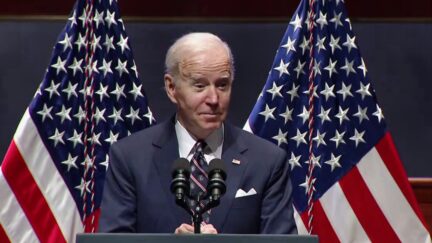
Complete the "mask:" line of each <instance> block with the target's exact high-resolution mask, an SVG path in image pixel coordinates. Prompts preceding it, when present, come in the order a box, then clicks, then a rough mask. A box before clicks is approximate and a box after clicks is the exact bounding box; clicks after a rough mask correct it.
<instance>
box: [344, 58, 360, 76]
mask: <svg viewBox="0 0 432 243" xmlns="http://www.w3.org/2000/svg"><path fill="white" fill-rule="evenodd" d="M353 66H354V60H352V61H351V62H348V59H347V58H345V66H343V67H341V69H343V70H345V73H346V76H347V77H348V76H349V74H350V73H357V72H356V70H355V69H354V67H353Z"/></svg>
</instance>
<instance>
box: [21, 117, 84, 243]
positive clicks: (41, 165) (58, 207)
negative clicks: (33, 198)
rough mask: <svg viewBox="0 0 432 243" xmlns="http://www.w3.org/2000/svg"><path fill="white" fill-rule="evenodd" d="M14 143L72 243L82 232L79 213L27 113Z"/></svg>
mask: <svg viewBox="0 0 432 243" xmlns="http://www.w3.org/2000/svg"><path fill="white" fill-rule="evenodd" d="M14 141H15V143H16V146H17V148H18V149H19V151H20V153H21V155H22V157H23V159H24V161H25V162H26V164H27V166H28V168H29V171H30V172H31V173H32V175H33V178H34V180H35V181H36V183H37V184H38V187H39V189H40V190H41V192H42V194H43V195H44V197H45V200H46V201H47V203H48V205H49V207H50V209H51V211H52V213H53V215H54V217H55V218H56V221H57V224H58V225H59V227H60V229H61V231H62V233H63V236H64V237H65V239H66V240H67V241H68V242H70V241H75V235H76V233H78V232H83V225H82V222H81V218H80V214H79V211H78V210H77V208H76V204H75V201H74V199H73V198H72V195H71V194H70V192H69V189H68V187H67V186H66V184H65V182H64V181H63V178H62V177H61V175H60V174H59V172H58V171H57V168H56V167H55V165H54V162H53V161H52V159H51V156H50V155H49V153H48V151H47V149H46V148H45V146H44V144H43V142H42V139H41V138H40V136H39V133H38V131H37V128H36V126H35V124H34V123H33V120H32V119H31V117H30V113H29V111H28V109H27V110H26V112H25V113H24V116H23V118H22V119H21V122H20V124H19V125H18V128H17V131H16V133H15V136H14Z"/></svg>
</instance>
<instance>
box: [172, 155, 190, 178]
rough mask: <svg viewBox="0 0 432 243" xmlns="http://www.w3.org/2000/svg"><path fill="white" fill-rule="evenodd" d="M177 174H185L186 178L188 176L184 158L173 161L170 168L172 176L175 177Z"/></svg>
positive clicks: (188, 168) (188, 166)
mask: <svg viewBox="0 0 432 243" xmlns="http://www.w3.org/2000/svg"><path fill="white" fill-rule="evenodd" d="M178 173H185V174H187V177H189V175H190V165H189V161H188V160H187V159H185V158H178V159H176V160H174V162H173V166H172V176H173V177H175V176H176V174H178Z"/></svg>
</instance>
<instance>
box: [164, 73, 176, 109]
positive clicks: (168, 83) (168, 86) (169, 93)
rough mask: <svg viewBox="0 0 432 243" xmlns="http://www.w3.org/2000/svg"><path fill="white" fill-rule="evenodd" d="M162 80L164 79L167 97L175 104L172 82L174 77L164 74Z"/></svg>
mask: <svg viewBox="0 0 432 243" xmlns="http://www.w3.org/2000/svg"><path fill="white" fill-rule="evenodd" d="M164 81H165V92H166V93H167V96H168V98H169V99H170V100H171V102H173V103H174V104H177V99H176V95H175V93H176V87H175V83H174V78H173V76H171V75H170V74H165V75H164Z"/></svg>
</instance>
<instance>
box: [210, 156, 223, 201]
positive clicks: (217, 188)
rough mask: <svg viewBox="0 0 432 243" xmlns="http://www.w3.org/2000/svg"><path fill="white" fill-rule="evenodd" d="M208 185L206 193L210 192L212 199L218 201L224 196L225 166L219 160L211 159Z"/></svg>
mask: <svg viewBox="0 0 432 243" xmlns="http://www.w3.org/2000/svg"><path fill="white" fill-rule="evenodd" d="M208 169H209V170H208V171H209V172H208V178H209V180H208V183H207V191H209V192H210V195H208V196H212V197H213V199H215V200H219V198H220V196H222V195H223V194H225V191H226V186H225V179H226V172H225V165H224V162H223V161H222V160H221V159H212V160H211V161H210V163H209V168H208Z"/></svg>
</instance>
